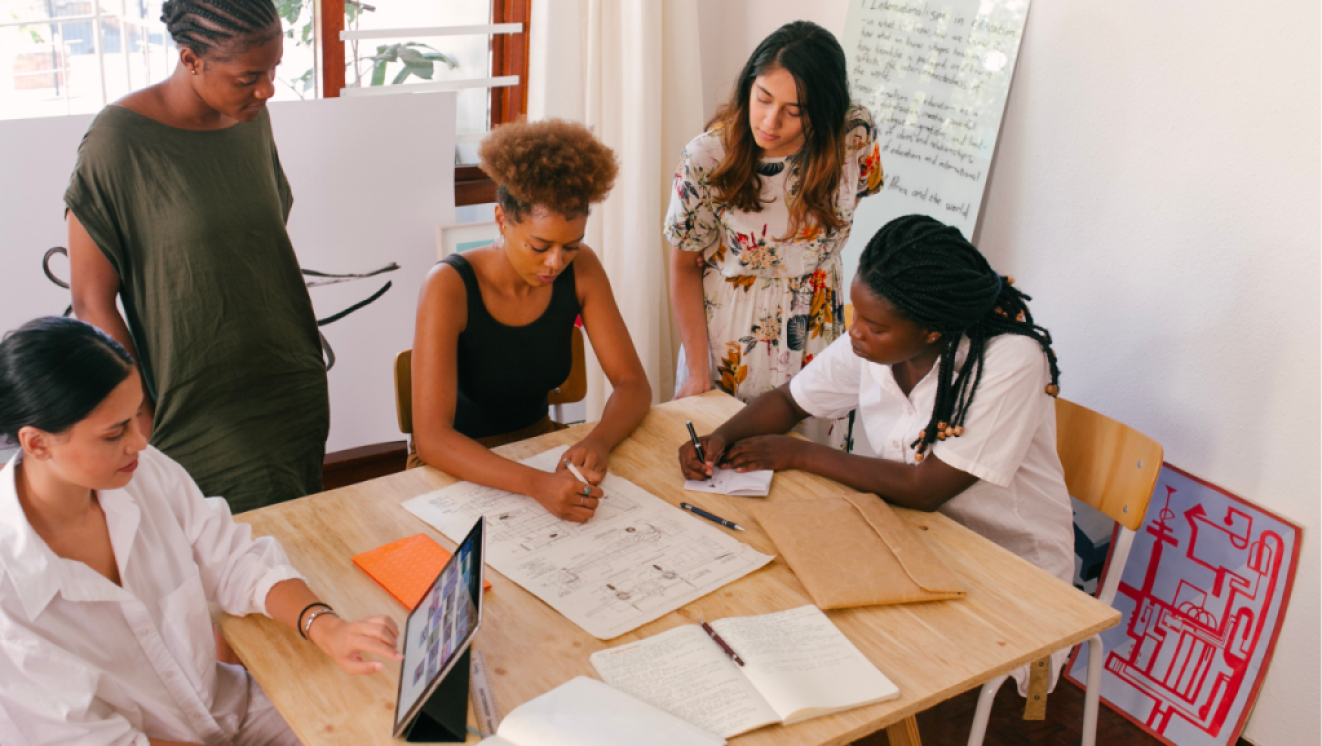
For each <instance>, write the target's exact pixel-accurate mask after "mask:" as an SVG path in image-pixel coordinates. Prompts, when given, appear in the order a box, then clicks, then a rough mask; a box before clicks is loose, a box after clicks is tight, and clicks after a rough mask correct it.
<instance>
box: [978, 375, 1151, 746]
mask: <svg viewBox="0 0 1322 746" xmlns="http://www.w3.org/2000/svg"><path fill="white" fill-rule="evenodd" d="M1056 451H1057V452H1058V453H1059V454H1060V463H1061V465H1062V466H1064V467H1065V486H1066V487H1067V488H1069V493H1070V495H1072V496H1073V497H1074V498H1076V499H1078V500H1080V501H1082V502H1084V503H1087V504H1088V505H1090V506H1092V507H1093V508H1096V509H1097V510H1100V511H1101V512H1103V513H1105V514H1106V515H1107V516H1108V517H1110V518H1111V520H1113V521H1115V522H1116V523H1119V524H1120V533H1119V535H1118V536H1117V537H1116V542H1115V547H1114V548H1113V549H1112V550H1111V559H1110V561H1109V563H1108V564H1107V568H1106V575H1105V579H1104V580H1103V581H1102V589H1101V592H1100V593H1098V594H1097V598H1098V600H1100V601H1101V602H1102V603H1104V604H1107V605H1108V606H1109V605H1111V603H1112V602H1113V601H1114V600H1115V592H1116V588H1117V587H1118V586H1119V585H1120V576H1121V574H1123V572H1124V569H1125V560H1127V559H1128V558H1129V549H1130V547H1131V546H1132V545H1133V543H1134V534H1135V532H1136V531H1138V529H1139V528H1140V527H1141V526H1142V525H1143V517H1144V516H1145V515H1146V514H1147V512H1148V501H1149V500H1150V499H1152V490H1153V489H1154V488H1155V487H1156V485H1157V477H1158V475H1159V474H1160V473H1161V461H1162V456H1163V453H1162V448H1161V444H1160V443H1158V442H1157V441H1155V440H1153V439H1152V438H1149V437H1148V436H1146V435H1144V434H1143V433H1140V432H1139V431H1137V430H1135V429H1133V428H1131V427H1128V426H1126V425H1123V424H1121V423H1119V422H1116V421H1115V420H1113V419H1111V418H1110V417H1107V416H1105V415H1102V414H1098V413H1097V412H1094V411H1092V410H1091V409H1088V408H1087V407H1082V406H1080V405H1078V404H1075V403H1074V402H1071V401H1066V400H1065V399H1056ZM1102 652H1103V651H1102V637H1101V635H1094V636H1093V637H1091V638H1089V640H1088V690H1087V693H1086V694H1085V696H1084V705H1083V746H1094V744H1095V743H1096V740H1097V705H1098V699H1097V698H1098V694H1099V692H1100V689H1101V682H1102ZM1007 678H1009V677H1008V676H999V677H997V678H995V679H992V680H991V681H989V682H987V683H986V684H984V685H983V687H982V693H981V694H980V695H979V696H978V709H977V711H976V713H975V714H974V716H973V729H972V732H971V733H969V746H980V744H981V743H982V739H983V736H985V735H986V733H987V719H988V717H989V716H990V715H991V707H992V700H994V699H995V698H996V691H997V690H998V689H1000V688H1001V684H1003V683H1005V680H1006V679H1007Z"/></svg>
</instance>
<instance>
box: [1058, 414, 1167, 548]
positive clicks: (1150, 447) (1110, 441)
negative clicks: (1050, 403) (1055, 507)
mask: <svg viewBox="0 0 1322 746" xmlns="http://www.w3.org/2000/svg"><path fill="white" fill-rule="evenodd" d="M1056 451H1057V452H1058V453H1059V454H1060V463H1061V465H1062V466H1064V467H1065V486H1066V487H1068V488H1069V492H1070V495H1071V496H1073V497H1074V498H1075V499H1078V500H1080V501H1082V502H1085V503H1087V504H1088V505H1091V506H1092V507H1094V508H1096V509H1097V510H1100V511H1101V512H1103V513H1105V514H1106V515H1107V516H1108V517H1110V518H1111V520H1114V521H1115V522H1117V523H1119V524H1120V525H1122V526H1124V527H1125V528H1127V529H1129V530H1130V531H1137V530H1138V528H1139V526H1141V525H1143V516H1144V515H1145V514H1146V513H1147V511H1148V501H1149V500H1150V499H1151V498H1152V490H1153V489H1154V488H1155V487H1156V486H1157V477H1158V476H1159V475H1160V473H1161V461H1162V455H1163V453H1162V448H1161V444H1160V443H1158V442H1157V441H1155V440H1153V439H1152V438H1149V437H1148V436H1146V435H1144V434H1143V433H1140V432H1139V431H1137V430H1135V429H1134V428H1132V427H1129V426H1127V425H1124V424H1121V423H1119V422H1116V421H1115V420H1113V419H1111V418H1110V417H1107V416H1106V415H1104V414H1098V413H1097V412H1094V411H1092V410H1091V409H1088V408H1087V407H1084V406H1081V405H1078V404H1075V403H1074V402H1072V401H1067V400H1065V399H1060V398H1057V399H1056Z"/></svg>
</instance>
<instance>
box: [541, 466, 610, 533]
mask: <svg viewBox="0 0 1322 746" xmlns="http://www.w3.org/2000/svg"><path fill="white" fill-rule="evenodd" d="M534 492H535V494H533V495H532V496H531V497H532V498H533V499H534V500H536V501H537V502H539V503H541V504H542V507H544V508H546V509H547V510H549V511H550V512H551V515H553V516H555V517H556V518H559V519H561V520H565V521H573V522H575V523H583V522H585V521H587V520H588V519H589V518H591V517H592V514H593V513H594V512H595V511H596V510H597V502H598V501H599V500H600V499H601V498H602V497H603V495H604V493H603V492H602V491H601V488H600V487H595V486H592V485H588V484H584V483H582V482H580V481H578V479H577V478H576V477H574V475H573V474H571V473H570V472H569V471H568V470H565V471H559V472H555V473H551V474H547V475H545V476H544V477H542V478H541V479H540V480H539V483H538V487H537V489H536V490H534Z"/></svg>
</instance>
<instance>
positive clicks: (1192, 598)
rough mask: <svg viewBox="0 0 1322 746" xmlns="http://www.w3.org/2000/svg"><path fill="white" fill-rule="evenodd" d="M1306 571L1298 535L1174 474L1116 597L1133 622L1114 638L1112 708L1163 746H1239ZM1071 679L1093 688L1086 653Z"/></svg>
mask: <svg viewBox="0 0 1322 746" xmlns="http://www.w3.org/2000/svg"><path fill="white" fill-rule="evenodd" d="M1298 559H1299V527H1298V526H1295V525H1294V524H1291V523H1288V522H1286V521H1285V520H1284V519H1282V518H1280V517H1279V516H1276V515H1273V514H1272V513H1269V512H1267V511H1266V510H1263V509H1262V508H1260V507H1258V506H1256V505H1253V504H1251V503H1249V502H1246V501H1244V500H1242V499H1240V498H1238V497H1236V496H1234V495H1232V494H1230V493H1229V492H1226V491H1225V490H1222V489H1220V488H1218V487H1215V486H1213V485H1211V484H1208V483H1207V482H1204V481H1202V480H1200V479H1198V478H1196V477H1193V476H1191V475H1189V474H1186V473H1184V472H1182V471H1180V470H1179V469H1176V468H1175V467H1173V466H1171V465H1169V464H1166V465H1164V466H1163V467H1162V472H1161V477H1160V478H1159V479H1158V480H1157V487H1156V490H1155V491H1154V493H1153V495H1152V502H1151V503H1150V504H1149V505H1148V513H1147V517H1146V520H1145V521H1144V524H1143V526H1142V528H1140V529H1139V531H1138V534H1137V536H1135V537H1134V545H1133V549H1131V550H1130V554H1129V561H1128V562H1126V563H1125V567H1124V574H1123V575H1121V577H1120V587H1119V590H1118V591H1117V592H1116V597H1115V604H1114V605H1115V607H1116V608H1117V609H1118V610H1119V611H1120V612H1121V614H1123V615H1124V616H1123V618H1122V620H1121V622H1120V624H1119V626H1116V627H1112V628H1111V629H1110V630H1107V631H1106V632H1104V633H1102V641H1103V644H1104V645H1105V646H1106V653H1105V656H1104V658H1103V661H1104V667H1103V669H1102V691H1101V696H1102V701H1103V702H1105V703H1106V704H1107V705H1109V706H1110V707H1111V708H1113V709H1115V710H1116V711H1117V712H1119V713H1121V714H1122V715H1124V716H1125V717H1127V718H1129V719H1130V720H1132V721H1133V722H1135V723H1137V724H1138V725H1140V726H1143V727H1144V728H1145V729H1147V730H1148V731H1149V732H1151V733H1152V734H1153V735H1154V736H1156V737H1157V738H1158V739H1160V740H1161V741H1162V743H1166V744H1172V745H1173V746H1223V745H1224V744H1233V743H1234V742H1235V740H1236V739H1237V738H1238V737H1239V733H1240V731H1241V730H1242V729H1243V728H1244V721H1245V719H1246V718H1247V717H1248V713H1249V711H1250V709H1252V706H1253V700H1254V699H1255V698H1256V697H1257V694H1258V689H1259V687H1260V686H1261V684H1262V678H1263V675H1264V674H1265V673H1266V671H1267V664H1268V663H1269V662H1270V661H1271V655H1272V649H1273V648H1274V647H1275V644H1276V635H1277V633H1278V632H1279V631H1280V627H1281V620H1282V618H1283V617H1284V615H1285V609H1286V605H1287V603H1288V602H1289V600H1290V586H1291V583H1292V582H1293V580H1294V573H1295V565H1296V564H1297V562H1298ZM1111 571H1113V568H1108V572H1111ZM1066 671H1067V673H1066V675H1067V676H1069V678H1070V679H1071V680H1072V681H1074V682H1075V683H1076V684H1078V685H1079V686H1085V685H1086V681H1087V672H1088V656H1087V655H1086V653H1084V647H1083V646H1080V647H1079V648H1078V649H1077V650H1076V651H1075V653H1074V657H1073V658H1072V659H1071V660H1070V664H1069V666H1068V667H1067V669H1066Z"/></svg>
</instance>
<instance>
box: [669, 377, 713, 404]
mask: <svg viewBox="0 0 1322 746" xmlns="http://www.w3.org/2000/svg"><path fill="white" fill-rule="evenodd" d="M711 389H712V385H711V373H710V371H702V372H701V373H698V372H695V371H691V370H690V371H689V377H688V378H687V379H686V380H685V381H684V385H683V386H680V387H679V390H678V391H676V392H675V398H676V399H683V398H685V397H688V396H697V395H698V394H705V393H707V392H708V391H711Z"/></svg>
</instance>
